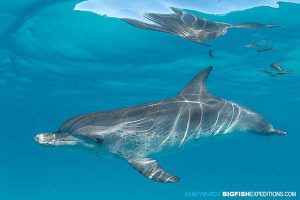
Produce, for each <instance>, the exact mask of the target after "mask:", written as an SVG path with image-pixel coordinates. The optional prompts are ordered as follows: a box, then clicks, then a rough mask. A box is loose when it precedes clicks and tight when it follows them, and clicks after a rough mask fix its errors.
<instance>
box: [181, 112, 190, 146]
mask: <svg viewBox="0 0 300 200" xmlns="http://www.w3.org/2000/svg"><path fill="white" fill-rule="evenodd" d="M188 107H189V112H188V121H187V124H186V129H185V132H184V136H183V138H182V140H181V142H180V145H179V146H181V145H182V144H183V143H184V140H185V138H186V136H187V133H188V131H189V128H190V120H191V108H190V106H188Z"/></svg>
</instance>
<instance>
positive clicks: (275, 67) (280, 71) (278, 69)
mask: <svg viewBox="0 0 300 200" xmlns="http://www.w3.org/2000/svg"><path fill="white" fill-rule="evenodd" d="M270 67H271V68H272V69H273V70H275V71H276V72H277V74H278V75H284V74H292V73H293V71H291V70H288V71H287V70H284V69H283V67H281V66H279V65H278V64H276V63H272V64H271V65H270Z"/></svg>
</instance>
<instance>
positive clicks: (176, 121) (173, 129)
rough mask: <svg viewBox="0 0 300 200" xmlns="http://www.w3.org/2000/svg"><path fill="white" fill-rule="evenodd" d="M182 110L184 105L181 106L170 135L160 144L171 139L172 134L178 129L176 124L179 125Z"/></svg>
mask: <svg viewBox="0 0 300 200" xmlns="http://www.w3.org/2000/svg"><path fill="white" fill-rule="evenodd" d="M181 112H182V107H181V108H180V110H179V112H178V114H177V116H176V118H175V120H174V124H173V127H172V130H171V131H170V133H169V134H168V136H167V137H166V138H165V139H164V140H163V141H162V142H161V144H160V146H162V145H163V144H164V143H165V142H167V140H168V139H169V137H170V136H171V135H173V134H174V133H175V129H176V126H177V123H178V120H179V118H180V116H181Z"/></svg>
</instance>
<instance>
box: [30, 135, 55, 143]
mask: <svg viewBox="0 0 300 200" xmlns="http://www.w3.org/2000/svg"><path fill="white" fill-rule="evenodd" d="M34 140H35V142H36V143H38V144H41V145H52V144H53V143H54V141H55V134H52V133H41V134H38V135H37V136H35V137H34Z"/></svg>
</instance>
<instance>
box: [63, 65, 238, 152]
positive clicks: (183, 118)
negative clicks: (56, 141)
mask: <svg viewBox="0 0 300 200" xmlns="http://www.w3.org/2000/svg"><path fill="white" fill-rule="evenodd" d="M211 69H212V68H206V69H205V70H203V71H202V72H201V73H199V74H198V75H197V76H195V77H194V79H192V80H191V82H190V83H189V84H188V85H187V86H186V87H185V88H184V89H183V90H182V91H181V92H180V93H179V94H178V95H177V96H176V97H174V98H171V99H167V100H162V101H159V102H154V103H150V104H144V105H140V106H135V107H129V108H123V109H119V110H113V111H107V112H98V113H90V114H85V115H79V116H77V117H74V118H72V119H70V120H68V121H66V122H65V123H64V124H63V125H62V127H61V128H60V129H59V132H67V133H70V134H72V135H75V136H79V137H84V138H87V139H89V140H94V141H103V143H105V144H106V146H107V147H108V148H109V150H110V152H112V153H114V154H116V155H122V156H123V157H131V156H145V155H148V154H151V153H155V152H159V151H161V150H162V149H163V148H164V147H167V146H169V147H172V146H177V147H178V146H181V145H184V144H186V143H189V142H190V141H194V140H197V139H200V137H205V136H211V135H219V134H222V133H223V134H226V133H228V132H230V131H231V130H232V129H233V128H234V127H235V125H236V124H237V121H238V120H239V117H240V115H241V111H242V108H241V107H240V106H238V105H237V104H235V103H232V102H230V101H226V100H224V99H220V98H217V97H214V96H213V95H211V94H210V93H209V92H207V90H206V87H205V82H206V79H207V76H208V74H209V73H210V71H211Z"/></svg>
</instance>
